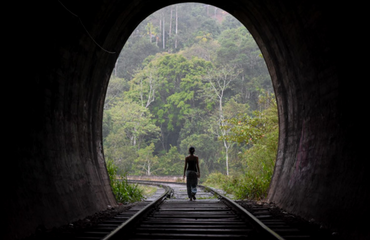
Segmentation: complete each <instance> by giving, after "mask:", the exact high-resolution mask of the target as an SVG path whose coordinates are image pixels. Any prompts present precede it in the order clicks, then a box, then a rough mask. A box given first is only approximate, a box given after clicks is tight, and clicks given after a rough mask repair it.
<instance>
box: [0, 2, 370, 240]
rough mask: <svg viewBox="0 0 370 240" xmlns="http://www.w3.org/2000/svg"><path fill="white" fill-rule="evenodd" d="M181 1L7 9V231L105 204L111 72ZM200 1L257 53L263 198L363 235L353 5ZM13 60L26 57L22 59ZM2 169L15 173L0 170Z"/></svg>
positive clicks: (108, 200) (64, 219) (57, 222)
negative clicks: (266, 113)
mask: <svg viewBox="0 0 370 240" xmlns="http://www.w3.org/2000/svg"><path fill="white" fill-rule="evenodd" d="M180 2H184V1H176V0H167V1H164V0H158V1H148V0H127V1H118V0H96V1H93V2H91V1H85V0H84V1H71V0H64V1H62V0H61V1H48V2H44V3H41V2H37V3H35V2H33V3H30V2H29V3H27V4H25V5H23V6H22V7H21V8H20V9H19V10H18V11H16V12H15V13H14V14H15V16H16V19H17V20H18V21H16V19H14V20H13V21H12V24H11V27H10V28H11V29H12V31H11V32H9V35H11V36H12V38H14V39H15V40H14V41H13V42H11V43H10V46H9V47H6V48H8V50H11V55H12V57H13V58H16V59H17V60H15V61H12V62H11V64H10V65H12V66H11V67H14V70H13V71H12V72H13V73H14V74H13V76H15V78H13V79H7V80H6V81H7V85H8V84H10V86H7V87H6V90H10V89H12V90H13V91H14V93H15V94H16V100H11V101H9V102H8V103H6V104H5V105H7V108H9V109H10V111H9V113H7V114H6V115H7V116H8V117H7V119H8V120H7V121H8V123H6V125H5V128H6V131H7V133H8V134H7V135H9V138H7V139H6V140H7V142H8V144H9V145H10V153H11V157H10V158H7V159H6V160H5V166H4V167H3V176H4V177H3V186H4V189H3V191H5V192H6V198H5V202H4V205H3V207H4V208H5V222H6V231H5V239H20V238H23V237H26V236H28V235H30V234H32V233H33V232H35V230H36V229H37V228H38V227H39V226H44V227H45V228H53V227H57V226H61V225H63V224H67V223H69V222H71V221H73V220H76V219H80V218H82V217H85V216H88V215H91V214H93V213H95V212H98V211H102V210H105V209H106V208H107V206H108V205H112V204H115V200H114V196H113V194H112V192H111V189H110V186H109V179H108V175H107V171H106V166H105V161H104V153H103V152H104V150H103V146H102V126H101V125H102V116H103V104H104V100H105V92H106V89H107V86H108V81H109V78H110V74H111V72H112V70H113V68H114V64H115V61H116V59H117V57H118V54H119V52H120V51H121V49H122V47H123V45H124V43H125V41H126V40H127V38H128V37H129V36H130V34H131V32H132V31H133V30H134V29H135V27H136V26H137V25H138V24H139V23H140V22H141V21H142V20H143V19H144V18H146V17H147V16H148V15H149V14H151V13H153V12H154V11H156V10H158V9H160V8H162V7H165V6H168V5H169V4H175V3H180ZM202 2H203V3H208V4H212V5H215V6H217V7H219V8H222V9H224V10H225V11H227V12H229V13H230V14H232V15H233V16H235V17H236V18H237V19H239V21H241V22H242V23H243V24H244V25H245V26H246V27H247V29H248V30H249V31H250V33H251V34H252V35H253V37H254V38H255V40H256V42H257V44H258V45H259V47H260V49H261V51H262V53H263V55H264V57H265V60H266V63H267V66H268V69H269V72H270V75H271V78H272V82H273V86H274V90H275V95H276V97H277V103H278V110H279V121H280V123H279V124H280V133H279V147H278V153H277V159H276V166H275V171H274V175H273V178H272V182H271V185H270V190H269V194H268V200H269V201H271V202H274V203H275V204H277V205H278V206H279V207H281V208H284V209H286V210H288V211H290V212H292V213H295V214H297V215H299V216H302V217H303V218H305V219H311V218H313V219H315V220H317V221H319V222H322V223H323V224H325V225H327V226H329V227H333V228H336V229H345V230H344V231H345V234H347V235H348V236H351V238H350V239H366V238H367V237H369V233H368V231H367V230H366V228H364V227H365V226H366V225H365V222H364V221H363V220H361V218H365V219H366V218H367V217H368V215H369V202H370V194H369V189H370V181H369V180H368V179H367V177H366V176H367V172H368V166H369V163H368V161H367V160H368V157H364V153H365V151H366V146H365V143H366V142H369V141H368V140H366V134H365V133H366V130H365V129H366V124H365V120H364V119H365V118H364V116H366V112H365V111H364V110H365V109H364V106H365V103H366V102H365V101H366V100H364V98H365V96H366V94H365V93H363V91H365V90H364V89H365V86H362V85H361V84H362V83H363V82H365V74H364V73H363V71H364V69H365V68H362V67H360V65H361V63H359V62H361V61H364V60H360V59H361V58H362V57H361V55H362V54H361V53H363V49H362V46H364V45H362V44H360V41H361V39H363V38H362V37H360V36H358V33H359V31H358V30H357V29H358V28H363V29H364V27H362V25H361V24H364V23H365V22H364V21H361V20H360V17H362V16H363V15H362V14H360V10H361V8H362V7H361V6H355V4H352V3H348V2H343V1H342V2H340V1H336V2H332V1H308V0H299V1H285V0H283V1H275V0H265V1H261V0H229V1H217V0H213V1H212V0H205V1H202ZM63 5H64V6H66V7H68V9H69V10H70V11H71V12H73V13H74V14H75V15H73V14H71V12H68V11H67V10H66V8H64V7H63ZM81 23H83V24H81ZM6 24H8V23H6ZM9 24H10V23H9ZM102 48H104V49H105V50H107V51H109V52H107V51H105V50H103V49H102ZM365 58H366V56H365ZM20 61H22V62H25V61H26V62H27V63H24V64H22V65H24V66H23V67H20V66H19V63H20ZM7 151H9V150H8V149H7ZM9 171H11V172H13V173H14V176H11V177H5V176H6V175H7V172H9ZM9 178H11V181H10V180H9Z"/></svg>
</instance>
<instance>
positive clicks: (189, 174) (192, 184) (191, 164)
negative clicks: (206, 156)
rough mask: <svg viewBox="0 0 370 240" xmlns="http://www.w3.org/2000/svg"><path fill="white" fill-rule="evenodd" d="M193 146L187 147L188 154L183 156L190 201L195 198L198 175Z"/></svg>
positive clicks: (196, 159) (197, 164)
mask: <svg viewBox="0 0 370 240" xmlns="http://www.w3.org/2000/svg"><path fill="white" fill-rule="evenodd" d="M194 152H195V148H194V147H190V148H189V154H190V155H189V156H187V157H186V158H185V167H184V177H183V179H185V174H186V188H187V192H188V197H189V199H190V201H192V200H193V199H194V200H196V197H195V194H196V193H197V185H198V178H199V177H200V169H199V159H198V157H197V156H195V155H194Z"/></svg>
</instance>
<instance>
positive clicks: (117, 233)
mask: <svg viewBox="0 0 370 240" xmlns="http://www.w3.org/2000/svg"><path fill="white" fill-rule="evenodd" d="M150 185H159V184H154V183H153V184H150ZM162 187H163V186H162ZM164 188H165V190H166V191H165V192H164V193H163V194H162V195H161V196H160V197H159V198H158V199H157V200H155V201H153V202H151V203H150V204H148V205H147V206H145V207H144V208H143V209H141V210H140V211H138V212H137V213H136V214H135V215H133V216H132V217H131V218H130V219H128V220H127V221H125V222H124V223H122V224H121V225H120V226H119V227H117V228H116V229H115V230H113V231H112V232H111V233H110V234H108V235H107V236H106V237H104V238H103V240H115V239H118V238H120V237H121V236H122V235H124V234H125V233H126V232H127V229H129V228H130V227H132V226H133V225H135V224H136V223H137V221H138V220H139V219H141V218H143V217H144V216H146V215H148V214H149V213H150V212H151V211H153V210H155V208H156V206H158V205H160V204H161V203H162V202H163V201H164V200H165V199H166V198H167V197H168V196H171V195H172V194H173V189H172V188H170V187H168V186H164Z"/></svg>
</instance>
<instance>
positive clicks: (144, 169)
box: [135, 143, 159, 176]
mask: <svg viewBox="0 0 370 240" xmlns="http://www.w3.org/2000/svg"><path fill="white" fill-rule="evenodd" d="M153 151H154V144H153V143H151V144H150V145H149V146H147V147H145V148H141V149H139V150H138V157H137V159H136V160H135V170H136V172H137V173H140V174H145V175H147V176H151V175H152V174H153V173H154V172H156V171H158V170H159V168H158V157H157V156H154V155H153Z"/></svg>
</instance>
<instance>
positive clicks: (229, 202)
mask: <svg viewBox="0 0 370 240" xmlns="http://www.w3.org/2000/svg"><path fill="white" fill-rule="evenodd" d="M198 186H200V187H203V188H204V189H206V190H207V191H210V192H212V193H213V194H214V195H216V196H217V198H218V199H220V201H223V202H225V203H226V204H227V205H228V206H229V207H231V208H232V209H235V210H236V211H239V212H242V213H244V214H245V215H246V216H248V218H249V219H250V220H251V221H249V222H250V223H251V224H253V225H255V226H256V227H258V228H260V229H262V230H263V231H264V232H266V233H267V235H268V237H270V238H273V239H278V240H284V238H283V237H281V236H280V235H279V234H277V233H276V232H274V231H273V230H271V228H269V227H267V226H266V225H265V224H264V223H262V222H261V221H260V220H259V219H258V218H256V217H255V216H253V215H252V214H251V213H250V212H248V211H247V210H246V209H244V208H243V207H241V206H240V205H239V204H237V203H235V202H234V201H233V200H231V199H230V198H228V197H226V196H224V195H222V194H220V193H219V192H217V191H216V190H214V189H212V188H210V187H207V186H202V185H198Z"/></svg>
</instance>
